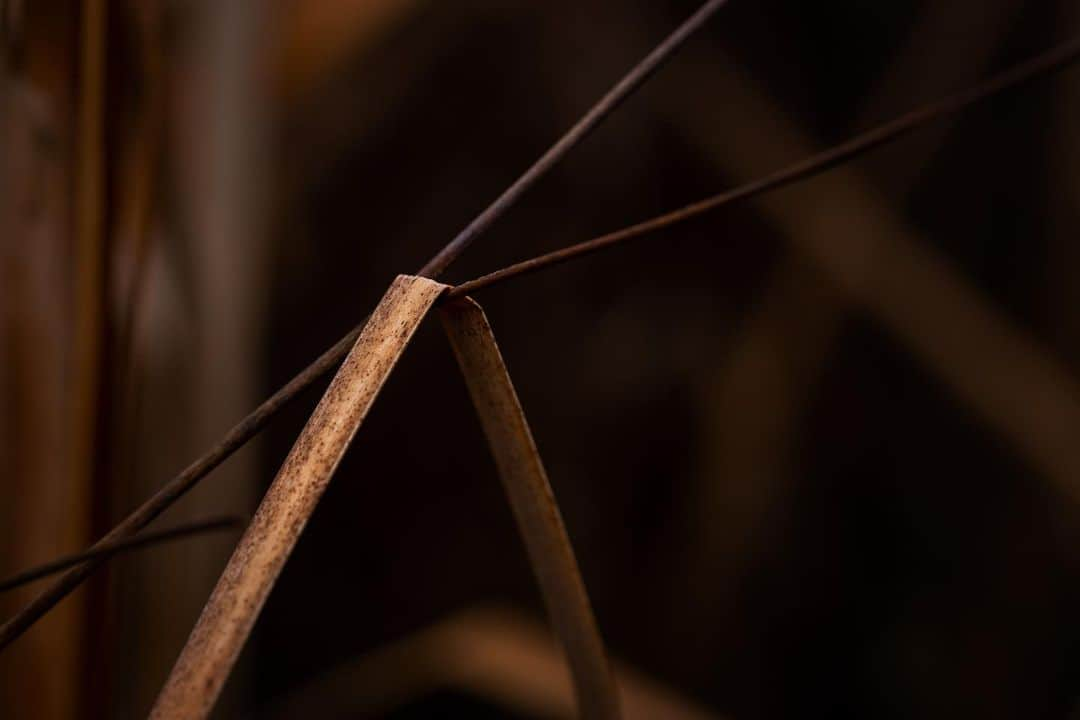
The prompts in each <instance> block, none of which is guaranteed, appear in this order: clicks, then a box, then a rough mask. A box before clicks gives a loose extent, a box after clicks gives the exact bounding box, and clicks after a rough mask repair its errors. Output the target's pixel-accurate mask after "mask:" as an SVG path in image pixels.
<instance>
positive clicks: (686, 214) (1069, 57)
mask: <svg viewBox="0 0 1080 720" xmlns="http://www.w3.org/2000/svg"><path fill="white" fill-rule="evenodd" d="M1078 57H1080V38H1075V39H1073V40H1071V41H1069V42H1067V43H1064V44H1062V45H1059V46H1057V47H1055V48H1053V49H1051V50H1048V51H1047V52H1045V53H1042V54H1040V55H1038V56H1036V57H1034V58H1032V59H1031V60H1028V61H1027V62H1024V63H1021V64H1020V65H1017V66H1016V67H1013V68H1011V69H1010V70H1007V71H1005V72H1003V73H1001V74H1000V75H996V76H994V77H992V78H990V79H989V80H987V81H986V82H984V83H981V84H979V85H977V86H975V87H973V88H969V89H967V90H964V91H962V92H959V93H956V94H955V95H951V96H949V97H947V98H944V99H942V100H938V101H936V102H934V103H931V104H929V105H924V106H923V107H921V108H918V109H916V110H912V111H911V112H909V113H907V114H905V115H901V116H900V117H898V118H896V119H895V120H892V121H890V122H888V123H885V124H884V125H880V126H878V127H876V128H874V129H872V130H868V131H867V132H865V133H863V134H861V135H857V136H855V137H854V138H852V139H850V140H847V141H845V142H842V143H840V144H839V145H834V146H833V147H831V148H829V149H828V150H824V151H822V152H820V153H818V154H816V155H813V156H811V157H809V158H807V159H806V160H802V161H800V162H798V163H795V164H794V165H789V166H788V167H786V168H784V169H782V170H778V171H777V172H775V173H773V174H771V175H768V176H766V177H764V178H761V179H759V180H755V181H753V182H750V183H747V184H745V185H740V186H739V187H737V188H734V189H732V190H728V191H726V192H722V193H719V194H717V195H713V196H711V197H707V198H705V199H704V200H699V201H697V202H695V203H692V204H690V205H687V206H685V207H682V208H679V209H678V210H673V211H671V212H669V213H665V214H664V215H660V216H658V217H655V218H652V219H650V220H646V221H644V222H640V223H638V224H636V225H631V226H630V227H627V228H623V229H622V230H616V231H615V232H612V233H608V234H607V235H601V236H600V237H598V238H594V239H592V240H586V241H585V242H581V243H578V244H576V245H571V246H569V247H565V248H562V249H561V250H555V251H553V252H550V253H547V254H545V255H540V256H538V257H534V258H531V259H529V260H524V261H522V262H519V263H515V264H514V265H510V266H508V267H505V268H502V269H501V270H496V271H495V272H492V273H489V274H487V275H484V276H482V277H479V278H476V279H475V280H470V281H468V282H465V283H462V284H460V285H458V286H456V287H454V288H453V289H451V290H450V291H449V292H448V293H447V294H446V299H450V298H454V297H462V296H464V295H468V294H471V293H474V292H476V291H477V290H482V289H484V288H488V287H491V286H492V285H496V284H498V283H500V282H504V281H506V280H509V279H510V278H514V277H518V276H521V275H525V274H528V273H533V272H536V271H538V270H542V269H544V268H548V267H552V266H553V265H558V264H561V263H564V262H567V261H568V260H572V259H574V258H579V257H582V256H585V255H589V254H591V253H594V252H598V251H600V250H604V249H607V248H609V247H612V246H614V245H618V244H620V243H623V242H626V241H628V240H633V239H636V238H640V237H642V236H644V235H648V234H649V233H653V232H656V231H657V230H663V229H665V228H669V227H671V226H672V225H677V224H678V223H681V222H685V221H687V220H690V219H691V218H695V217H697V216H699V215H702V214H704V213H707V212H709V211H711V210H715V209H717V208H719V207H722V206H724V205H730V204H731V203H734V202H737V201H739V200H747V199H749V198H752V197H754V196H757V195H761V194H762V193H766V192H769V191H770V190H776V189H778V188H781V187H785V186H787V185H791V184H793V183H796V182H798V181H800V180H805V179H806V178H809V177H811V176H814V175H818V174H820V173H823V172H825V171H826V170H829V169H831V168H834V167H836V166H837V165H840V164H842V163H845V162H847V161H849V160H851V159H853V158H855V157H858V156H859V155H862V154H864V153H867V152H869V151H871V150H873V149H874V148H876V147H878V146H880V145H883V144H885V143H887V142H891V141H893V140H896V139H897V138H899V137H901V136H903V135H905V134H907V133H909V132H911V131H912V130H914V129H916V128H917V127H919V126H921V125H925V124H926V123H928V122H931V121H933V120H937V119H938V118H941V117H944V116H946V115H951V114H952V113H956V112H959V111H960V110H963V109H965V108H967V107H969V106H970V105H973V104H975V103H978V102H981V101H983V100H986V99H988V98H990V97H993V96H995V95H997V94H999V93H1001V92H1004V91H1006V90H1010V89H1013V88H1015V87H1018V86H1020V85H1023V84H1025V83H1027V82H1030V81H1032V80H1035V79H1037V78H1040V77H1043V76H1046V75H1049V74H1051V73H1054V72H1057V71H1059V70H1062V69H1063V68H1065V67H1066V66H1068V65H1069V64H1071V63H1073V62H1075V61H1076V60H1077V58H1078Z"/></svg>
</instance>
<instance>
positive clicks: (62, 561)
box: [0, 516, 246, 592]
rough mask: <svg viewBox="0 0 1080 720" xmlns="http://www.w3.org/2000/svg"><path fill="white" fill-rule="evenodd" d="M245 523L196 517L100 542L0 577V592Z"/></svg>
mask: <svg viewBox="0 0 1080 720" xmlns="http://www.w3.org/2000/svg"><path fill="white" fill-rule="evenodd" d="M245 522H246V520H245V519H244V518H242V517H239V516H226V517H220V518H211V519H209V520H199V521H197V522H191V523H185V524H183V525H177V526H176V527H171V528H166V529H165V530H154V531H150V532H144V533H139V534H138V535H134V536H132V537H129V538H123V539H121V540H114V541H111V542H100V543H98V544H97V545H95V546H94V547H92V548H90V549H89V550H85V551H83V552H80V553H75V554H73V555H65V556H63V557H59V558H56V559H55V560H50V561H49V562H47V563H43V564H41V565H37V566H35V567H32V568H29V569H27V570H23V571H22V572H20V573H18V574H15V575H12V576H11V577H8V578H5V579H4V580H0V592H4V591H6V590H12V589H14V588H17V587H19V586H21V585H26V584H27V583H31V582H34V581H35V580H40V579H41V578H43V577H47V576H49V575H53V574H55V573H58V572H60V571H61V570H66V569H67V568H69V567H72V566H73V565H78V564H79V563H83V562H86V561H87V560H94V559H99V558H109V557H112V556H113V555H116V554H118V553H123V552H127V551H129V550H138V549H139V548H142V547H146V546H148V545H158V544H160V543H163V542H169V541H170V540H180V539H183V538H186V537H191V536H192V535H201V534H203V533H210V532H217V531H219V530H230V529H233V528H240V527H243V525H244V523H245Z"/></svg>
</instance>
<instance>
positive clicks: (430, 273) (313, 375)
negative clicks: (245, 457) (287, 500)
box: [0, 0, 725, 650]
mask: <svg viewBox="0 0 1080 720" xmlns="http://www.w3.org/2000/svg"><path fill="white" fill-rule="evenodd" d="M724 1H725V0H709V1H708V2H706V3H705V4H704V5H702V6H701V9H700V10H698V12H696V13H694V15H692V16H691V17H690V18H689V19H688V20H686V21H685V22H684V23H683V24H682V25H681V26H680V27H679V28H678V29H677V30H676V31H675V32H674V33H672V34H671V35H669V36H668V37H667V38H666V39H665V40H664V41H663V42H662V43H661V44H660V45H659V46H658V47H657V49H656V50H654V51H653V52H651V53H649V54H648V55H647V56H646V57H645V58H644V59H643V60H641V61H640V62H639V63H638V64H637V65H636V66H635V67H634V68H633V69H631V70H630V72H629V73H627V75H625V76H624V77H623V78H622V79H621V80H620V81H619V82H618V83H616V84H615V86H614V88H613V89H612V90H611V91H609V92H608V93H607V94H606V95H604V97H602V98H601V99H600V101H599V102H598V103H596V104H595V105H594V106H593V107H592V108H591V109H590V110H589V111H588V112H587V113H586V114H585V116H584V117H583V119H582V120H581V121H579V122H578V123H577V124H575V125H574V126H573V127H572V128H571V129H570V130H569V131H568V132H567V133H566V135H564V136H563V137H562V138H560V139H559V140H558V141H556V143H555V144H554V145H553V146H552V148H551V149H550V150H549V151H548V152H546V153H545V154H544V155H543V156H542V157H541V159H540V160H539V161H537V163H536V164H534V165H533V166H532V167H531V168H529V169H528V170H527V171H526V172H525V174H524V175H522V177H521V178H519V179H518V180H517V181H516V182H515V183H514V184H513V185H512V186H511V189H510V190H508V191H507V192H504V193H503V194H502V195H500V196H499V198H498V199H497V200H496V201H495V202H494V203H493V204H492V205H491V206H490V207H488V208H487V209H486V210H484V212H483V213H481V215H480V216H478V218H477V220H475V221H473V222H472V223H470V224H469V226H468V227H467V228H466V229H465V230H464V231H462V232H461V233H460V234H459V235H458V236H457V237H456V238H454V239H453V240H451V241H450V243H448V244H447V245H446V246H445V247H444V248H443V249H442V250H441V251H439V252H438V253H437V254H436V255H435V257H433V258H432V259H431V260H430V261H429V262H427V263H426V264H425V265H424V266H423V267H422V268H421V269H420V271H419V272H418V273H417V274H418V275H423V276H425V277H430V278H435V277H438V276H439V275H440V274H441V273H442V272H443V271H444V270H445V269H446V268H447V267H448V266H449V265H450V263H452V262H453V261H454V260H456V259H457V258H458V257H459V256H460V255H461V253H462V252H464V251H465V248H466V247H467V246H468V245H469V244H470V243H471V242H472V241H473V240H475V239H476V237H477V236H478V235H479V234H480V233H481V232H483V231H484V230H486V229H487V228H488V227H490V226H491V224H492V223H494V222H495V220H496V219H498V218H499V217H500V216H501V215H502V214H503V213H505V212H506V211H507V210H509V209H510V207H511V206H512V205H513V204H514V202H516V201H517V199H518V198H520V197H521V195H523V194H524V193H525V191H526V190H528V189H529V187H531V186H532V185H533V184H535V183H536V181H537V180H539V179H540V178H541V177H543V175H544V174H545V173H546V172H547V171H548V170H549V169H550V168H551V167H552V166H554V165H555V163H557V162H558V161H559V160H561V159H562V158H563V157H564V156H565V155H566V154H567V153H568V152H569V151H570V150H571V149H573V147H574V146H576V145H577V144H578V143H580V142H581V141H582V140H583V139H584V138H585V136H586V135H588V133H589V132H590V131H591V130H593V129H594V128H595V127H596V126H597V125H598V124H599V123H600V122H601V121H602V120H603V119H604V118H605V117H607V116H608V115H609V114H610V113H611V111H612V110H614V109H615V108H616V107H617V106H618V105H619V103H621V102H622V101H623V100H625V99H626V98H627V97H628V96H629V95H630V94H632V93H633V91H634V90H636V89H638V88H639V87H640V86H641V84H642V83H643V82H644V81H645V80H646V79H648V78H649V76H651V75H652V74H653V73H654V72H655V71H656V70H657V69H658V68H659V66H660V65H661V64H662V63H663V62H664V60H666V59H668V58H669V57H671V55H672V54H673V53H674V52H675V51H676V50H677V49H678V48H679V47H680V46H681V45H682V44H683V43H685V42H686V40H687V39H688V38H689V37H690V36H691V35H692V34H693V32H694V31H695V30H697V29H699V28H700V27H701V25H702V24H703V23H704V22H705V20H707V19H708V18H709V17H710V16H711V15H712V14H713V13H714V12H716V11H717V10H718V9H719V8H720V7H721V6H722V5H723V4H724ZM511 191H512V192H511ZM481 218H482V220H481ZM366 321H367V318H365V319H364V320H363V321H361V322H360V324H358V325H357V326H356V327H354V328H353V329H352V330H350V331H349V332H348V333H347V334H346V335H345V336H344V337H343V338H341V339H340V340H338V341H337V342H336V343H335V344H334V345H333V346H332V347H331V348H329V349H328V350H326V351H325V352H323V354H322V355H320V356H319V357H318V358H317V359H316V360H315V362H313V363H312V364H311V365H309V366H308V367H306V368H304V370H302V371H301V372H300V374H298V375H297V376H296V377H294V378H293V379H292V380H290V381H289V382H288V383H287V384H286V385H285V386H284V387H282V388H280V389H279V390H278V391H277V392H275V393H274V394H273V395H271V396H270V397H269V398H268V399H267V400H265V401H263V403H262V404H261V405H259V407H257V408H255V410H254V411H252V412H251V413H250V414H249V415H248V416H247V417H245V418H244V419H242V420H241V421H240V422H239V423H237V424H236V425H235V426H233V427H232V429H230V430H229V432H228V433H226V435H225V437H224V438H222V440H221V442H220V443H218V445H217V446H215V447H213V448H211V449H210V450H209V451H208V452H207V453H206V454H204V455H203V456H202V457H200V458H198V459H197V460H195V461H194V462H193V463H191V464H190V465H189V466H188V467H187V468H185V469H184V470H183V471H181V473H180V474H179V475H177V476H176V477H174V478H173V479H172V480H170V481H169V482H167V483H165V485H164V486H163V487H162V488H161V489H160V490H158V491H157V492H156V493H154V494H153V495H152V496H151V497H150V498H149V499H147V500H146V501H145V502H144V503H143V504H142V505H140V506H139V507H138V508H136V509H135V510H134V511H133V512H132V513H131V514H130V515H128V516H127V517H126V518H124V520H122V521H121V522H120V523H119V524H118V525H116V527H114V528H113V529H112V530H111V531H110V532H109V533H108V534H107V535H106V536H105V537H104V538H103V539H102V540H100V541H98V544H100V543H102V542H105V541H107V540H115V539H117V538H120V537H127V536H129V535H132V534H134V533H136V532H138V531H139V530H141V529H142V528H144V527H145V526H146V525H147V524H148V523H149V522H150V521H152V520H153V519H154V518H155V517H157V516H158V515H160V514H161V513H162V512H164V511H165V510H166V509H167V508H168V507H169V506H170V505H172V504H173V503H174V502H176V501H177V500H178V499H179V498H180V497H182V496H183V495H184V494H185V493H187V492H188V491H189V490H190V489H191V488H192V487H194V486H195V484H196V483H197V482H198V481H199V480H201V479H202V478H203V477H205V476H206V475H208V474H209V473H210V472H211V471H212V470H213V469H214V468H216V467H217V466H218V465H220V464H221V463H222V462H224V460H225V459H226V458H228V457H229V456H230V455H232V454H233V453H234V452H236V451H237V450H238V449H240V448H241V447H242V446H243V445H244V444H245V443H246V442H247V441H248V440H250V439H251V438H253V437H254V436H255V435H256V434H258V432H259V431H260V430H262V428H263V427H264V426H265V425H266V423H267V422H268V421H269V420H270V418H272V417H273V416H274V415H276V414H277V413H278V411H279V410H281V408H282V407H284V406H285V405H286V404H287V403H288V402H289V401H291V400H292V399H293V398H295V397H296V396H297V395H299V394H300V393H301V392H302V391H303V390H304V389H306V388H307V387H308V386H310V385H311V384H312V383H314V382H315V381H316V380H318V379H319V378H320V377H322V376H323V375H324V374H326V373H327V372H329V371H330V370H332V369H333V368H334V367H336V366H337V365H338V364H339V363H340V362H341V361H342V360H343V359H344V358H345V355H346V354H347V353H348V352H349V349H350V348H351V347H352V346H353V344H354V343H355V342H356V339H357V338H358V337H359V336H360V331H361V330H362V329H363V326H364V323H365V322H366ZM99 562H100V560H89V561H87V562H86V563H84V564H82V565H79V566H77V567H74V568H72V569H71V570H69V571H68V572H67V573H65V574H64V575H62V576H61V577H59V578H58V579H57V580H56V582H54V583H53V584H52V585H50V586H49V587H47V588H45V590H43V591H42V592H41V594H40V595H38V596H37V597H36V598H34V599H33V600H32V601H31V602H30V603H29V604H28V605H26V606H25V607H24V608H23V609H22V610H20V611H19V612H18V613H16V614H15V616H14V617H12V618H11V619H10V620H8V621H7V622H6V623H4V624H3V626H0V650H3V649H4V648H6V647H7V646H8V645H10V644H11V643H12V642H13V641H14V640H15V639H16V638H18V637H19V636H20V635H22V634H23V633H24V632H25V631H26V630H27V629H28V628H29V627H30V626H31V625H33V624H34V622H35V621H36V620H37V619H38V618H40V617H41V616H42V615H44V614H45V613H46V612H48V611H49V610H50V609H51V608H52V607H53V606H55V605H56V603H58V602H60V600H62V599H63V598H64V597H66V596H67V595H68V594H69V593H70V592H71V591H72V590H74V589H75V588H76V587H78V585H79V584H80V583H82V581H83V580H85V579H86V578H87V577H88V576H89V575H90V573H92V572H93V570H94V569H95V568H96V567H97V565H98V563H99Z"/></svg>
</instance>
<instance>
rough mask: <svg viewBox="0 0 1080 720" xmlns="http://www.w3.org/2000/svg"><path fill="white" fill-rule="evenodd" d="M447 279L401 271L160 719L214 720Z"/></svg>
mask: <svg viewBox="0 0 1080 720" xmlns="http://www.w3.org/2000/svg"><path fill="white" fill-rule="evenodd" d="M444 289H445V286H444V285H440V284H439V283H436V282H433V281H431V280H427V279H425V278H419V277H411V276H407V275H399V276H398V277H397V279H395V280H394V282H393V284H392V285H391V286H390V289H389V290H387V291H386V294H385V295H384V296H383V298H382V300H381V301H380V303H379V306H378V307H377V308H376V309H375V312H374V313H372V315H371V318H370V319H369V320H368V322H367V325H366V326H365V327H364V330H363V332H362V333H361V334H360V337H359V339H357V341H356V344H355V345H354V346H353V349H352V351H351V352H350V353H349V356H348V357H347V358H346V359H345V362H344V363H343V364H342V366H341V369H340V370H338V372H337V374H336V375H335V376H334V379H333V381H332V382H331V383H330V387H329V388H327V390H326V393H325V394H324V395H323V397H322V400H321V401H320V402H319V405H318V407H316V408H315V412H314V413H313V414H312V416H311V418H310V419H309V420H308V423H307V425H306V426H305V427H304V430H303V432H302V433H301V434H300V437H299V438H298V439H297V441H296V444H294V445H293V448H292V450H291V451H290V452H289V456H288V457H287V458H286V459H285V463H284V464H283V465H282V467H281V470H280V471H279V472H278V475H277V478H275V480H274V483H273V484H272V485H271V486H270V489H269V490H268V491H267V493H266V496H265V497H264V498H263V501H262V503H261V504H260V505H259V509H258V511H257V512H256V513H255V517H254V518H253V519H252V521H251V525H250V526H249V527H248V529H247V531H246V532H245V533H244V536H243V538H241V540H240V544H239V545H237V548H236V550H235V551H234V552H233V555H232V557H231V558H230V559H229V564H228V566H227V567H226V568H225V571H224V572H223V573H222V575H221V578H220V579H219V580H218V584H217V587H215V588H214V592H213V593H212V594H211V596H210V600H209V601H208V602H207V604H206V607H205V608H204V609H203V612H202V616H201V617H200V618H199V621H198V623H196V625H195V629H194V630H192V633H191V636H190V637H189V638H188V641H187V645H185V647H184V649H183V651H182V652H181V654H180V658H179V659H178V660H177V661H176V665H175V666H174V667H173V670H172V674H171V675H170V676H169V679H168V680H167V681H166V683H165V686H164V687H163V688H162V690H161V693H160V694H159V695H158V699H157V702H156V703H155V705H154V709H153V710H152V711H151V717H153V718H184V719H185V720H187V719H189V718H204V717H206V716H207V715H209V713H210V711H211V709H212V708H213V706H214V702H215V701H216V700H217V697H218V695H219V693H220V692H221V688H222V686H223V685H224V683H225V680H226V678H227V677H228V675H229V672H230V670H231V669H232V666H233V664H234V663H235V661H236V658H237V656H238V655H239V654H240V650H241V648H242V647H243V645H244V642H245V641H246V639H247V637H248V635H249V634H250V632H251V628H252V626H253V625H254V624H255V619H256V617H258V614H259V611H260V610H261V609H262V606H263V603H264V602H265V601H266V597H267V596H268V595H269V594H270V590H271V588H272V587H273V585H274V581H275V580H276V579H277V577H278V574H279V573H280V572H281V568H282V567H283V566H284V565H285V561H286V560H287V559H288V557H289V553H290V552H292V549H293V546H294V545H295V544H296V541H297V539H298V538H299V536H300V533H301V532H302V531H303V529H304V525H305V524H306V523H307V520H308V518H309V517H310V516H311V513H312V512H313V511H314V510H315V506H316V504H317V503H318V501H319V498H320V497H321V496H322V494H323V491H324V490H326V486H327V484H328V483H329V482H330V478H331V476H332V475H333V474H334V470H335V469H336V468H337V466H338V463H339V462H340V461H341V458H342V456H343V455H344V454H345V450H346V448H348V446H349V443H350V442H351V441H352V438H353V436H354V435H355V434H356V431H357V429H358V428H359V427H360V423H362V422H363V420H364V417H365V416H366V415H367V413H368V410H370V408H371V405H372V403H374V401H375V397H376V396H377V395H378V393H379V390H380V389H381V388H382V386H383V383H385V381H386V378H387V377H388V376H389V375H390V372H391V370H393V368H394V366H395V365H396V364H397V361H398V359H399V358H400V357H401V354H402V352H403V351H404V350H405V347H406V345H408V343H409V340H410V339H411V338H412V335H413V333H414V332H415V331H416V328H417V327H418V326H419V325H420V321H421V320H423V319H424V317H425V316H426V315H427V313H428V311H429V310H430V309H431V306H432V304H433V303H434V302H435V300H436V299H437V298H438V297H439V295H440V294H442V292H443V290H444Z"/></svg>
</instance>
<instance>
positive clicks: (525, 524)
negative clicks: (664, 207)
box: [440, 297, 620, 718]
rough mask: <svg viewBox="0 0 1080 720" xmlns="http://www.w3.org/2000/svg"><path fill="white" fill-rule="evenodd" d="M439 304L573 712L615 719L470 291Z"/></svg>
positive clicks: (590, 629)
mask: <svg viewBox="0 0 1080 720" xmlns="http://www.w3.org/2000/svg"><path fill="white" fill-rule="evenodd" d="M440 310H441V312H440V315H441V317H442V321H443V327H445V328H446V334H447V335H448V336H449V337H450V344H451V345H452V346H453V348H454V355H455V356H456V357H457V361H458V365H459V366H460V367H461V373H462V374H463V375H464V376H465V383H466V385H468V387H469V394H470V395H471V396H472V401H473V405H474V406H475V407H476V412H477V414H478V415H479V416H480V424H481V425H482V426H483V428H484V434H485V435H486V436H487V440H488V444H489V445H490V446H491V452H492V454H493V455H494V457H495V465H496V466H497V467H498V469H499V477H500V478H501V479H502V483H503V487H504V489H505V490H506V495H507V497H508V498H509V500H510V507H511V509H512V510H513V512H514V518H515V519H516V520H517V524H518V528H519V529H520V530H521V535H522V538H523V540H524V541H525V549H526V551H527V552H528V555H529V561H530V562H531V564H532V567H533V572H534V573H535V574H536V579H537V581H538V582H539V584H540V592H541V594H542V595H543V597H544V603H545V605H546V606H547V611H548V615H549V616H550V617H551V622H552V625H554V626H555V632H556V634H557V635H558V636H559V639H560V640H561V641H562V645H563V649H564V650H565V651H566V656H567V660H568V661H569V663H570V672H571V674H572V676H573V680H574V690H575V694H576V696H577V703H578V709H579V711H580V713H581V716H582V717H587V718H618V717H620V712H619V699H618V691H617V689H616V686H615V680H614V678H613V677H612V674H611V668H610V666H609V664H608V659H607V655H606V654H605V652H604V643H603V640H601V638H600V631H599V629H598V628H597V626H596V618H595V617H594V616H593V611H592V607H591V605H590V604H589V597H588V594H587V593H586V592H585V583H584V581H583V580H582V578H581V571H580V570H579V569H578V564H577V560H576V559H575V558H574V550H573V548H572V547H571V545H570V538H569V537H568V536H567V534H566V527H565V526H564V525H563V521H562V516H561V514H560V513H559V506H558V504H557V503H556V502H555V495H554V493H552V491H551V485H550V484H549V483H548V478H547V474H546V473H545V472H544V465H543V463H542V462H541V461H540V454H539V452H537V449H536V443H535V442H534V441H533V437H532V433H531V432H530V431H529V424H528V421H527V420H526V419H525V412H524V411H523V410H522V409H521V403H520V402H519V401H518V397H517V393H516V392H515V391H514V385H513V383H512V382H511V380H510V375H509V373H508V372H507V370H506V365H505V364H504V363H503V359H502V354H501V353H500V352H499V346H498V344H497V343H496V342H495V335H494V334H493V333H492V331H491V326H490V325H489V324H488V321H487V317H485V315H484V311H483V309H482V308H481V307H480V306H479V305H478V304H477V303H476V302H474V301H473V300H472V299H471V298H468V297H465V298H461V299H460V300H457V301H455V302H453V303H447V304H445V305H443V306H442V307H441V308H440Z"/></svg>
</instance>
